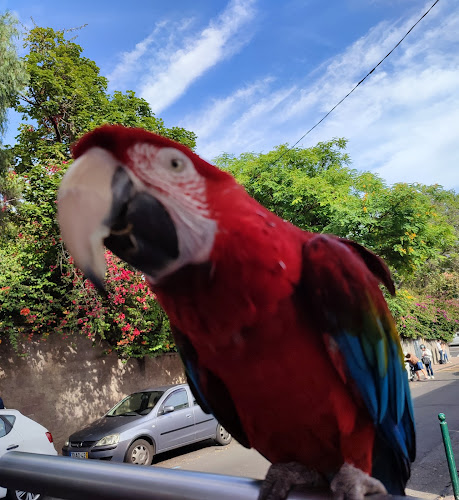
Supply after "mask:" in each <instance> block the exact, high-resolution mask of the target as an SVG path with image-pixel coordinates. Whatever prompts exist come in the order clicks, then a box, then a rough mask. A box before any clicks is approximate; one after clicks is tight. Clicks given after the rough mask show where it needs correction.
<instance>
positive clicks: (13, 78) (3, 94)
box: [0, 12, 27, 237]
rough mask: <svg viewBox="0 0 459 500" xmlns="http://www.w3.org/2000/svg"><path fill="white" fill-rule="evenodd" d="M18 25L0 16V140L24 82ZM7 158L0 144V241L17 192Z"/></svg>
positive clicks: (7, 17) (10, 19) (13, 19)
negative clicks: (19, 53) (10, 109)
mask: <svg viewBox="0 0 459 500" xmlns="http://www.w3.org/2000/svg"><path fill="white" fill-rule="evenodd" d="M16 25H17V21H16V20H15V18H14V17H13V16H12V15H11V14H10V13H9V12H6V13H5V14H2V15H0V138H1V137H2V136H3V134H4V132H5V129H6V113H7V110H8V108H10V107H12V106H13V105H14V103H15V100H16V96H17V93H18V92H19V91H20V90H22V88H24V86H25V84H26V82H27V73H26V71H25V67H24V64H23V61H21V60H20V59H19V57H18V54H17V51H16V45H15V40H16V39H17V38H18V31H17V28H16ZM9 165H10V156H9V154H8V152H7V151H5V150H3V149H2V148H1V140H0V237H1V235H2V234H4V232H5V229H6V225H7V222H8V220H9V219H8V215H9V212H8V211H7V210H6V208H5V207H6V206H7V205H8V204H9V205H10V206H14V205H15V204H16V200H17V199H18V195H19V192H18V190H17V188H16V185H15V184H14V183H12V182H11V179H10V177H9V174H8V170H9Z"/></svg>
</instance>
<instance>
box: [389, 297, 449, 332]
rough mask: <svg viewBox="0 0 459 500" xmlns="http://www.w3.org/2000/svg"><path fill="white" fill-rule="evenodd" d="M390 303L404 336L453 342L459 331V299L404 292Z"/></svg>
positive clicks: (391, 298)
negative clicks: (458, 330)
mask: <svg viewBox="0 0 459 500" xmlns="http://www.w3.org/2000/svg"><path fill="white" fill-rule="evenodd" d="M387 302H388V304H389V308H390V310H391V312H392V314H393V316H394V318H395V321H396V323H397V328H398V331H399V333H400V335H401V336H402V337H405V338H414V339H415V338H424V339H442V340H445V341H449V340H451V339H452V337H453V336H454V333H455V332H456V331H457V329H458V328H459V299H457V298H456V299H454V298H447V297H433V296H431V295H426V296H421V295H420V294H416V295H415V294H414V293H412V292H410V291H409V290H407V289H401V290H398V291H397V295H396V296H395V297H388V298H387Z"/></svg>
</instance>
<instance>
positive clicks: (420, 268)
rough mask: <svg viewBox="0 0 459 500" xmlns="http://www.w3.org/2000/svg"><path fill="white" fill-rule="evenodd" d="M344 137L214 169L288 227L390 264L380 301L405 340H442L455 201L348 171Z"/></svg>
mask: <svg viewBox="0 0 459 500" xmlns="http://www.w3.org/2000/svg"><path fill="white" fill-rule="evenodd" d="M345 147H346V140H345V139H333V140H331V141H328V142H323V143H319V144H318V145H317V146H314V147H312V148H307V149H298V148H294V149H289V148H288V147H287V146H285V145H283V146H280V147H278V148H276V149H275V150H274V151H271V152H269V153H267V154H254V153H244V154H242V155H240V156H239V157H235V156H232V155H227V154H225V155H222V156H220V157H218V158H217V159H216V162H217V164H218V165H219V166H220V167H221V168H223V169H225V170H227V171H229V172H230V173H232V174H233V175H234V176H235V177H236V179H237V180H238V181H239V182H240V183H241V184H243V185H244V186H245V188H246V189H247V191H248V192H249V194H250V195H251V196H253V197H254V198H255V199H257V201H259V202H260V203H261V204H263V205H264V206H266V207H267V208H268V209H270V210H272V211H273V212H275V213H277V214H278V215H279V216H280V217H282V218H284V219H286V220H289V221H291V222H292V223H294V224H295V225H297V226H299V227H301V228H303V229H306V230H309V231H313V232H322V233H332V234H336V235H338V236H342V237H346V238H349V239H352V240H354V241H357V242H358V243H361V244H362V245H364V246H366V247H367V248H370V249H371V250H373V251H374V252H376V253H377V254H378V255H380V256H381V257H383V258H384V259H385V261H386V262H387V263H388V264H389V265H390V267H391V268H392V271H393V276H394V278H395V281H396V283H397V285H398V288H399V293H398V295H397V297H395V298H391V297H388V300H389V305H390V307H391V310H392V312H393V314H394V317H395V318H396V320H397V323H398V326H399V331H400V332H401V333H402V334H403V335H404V336H406V337H413V338H416V337H419V336H423V337H424V338H438V337H440V338H443V339H444V340H448V339H449V338H450V337H451V335H452V333H453V332H454V331H455V329H457V328H458V320H459V303H458V300H459V289H458V287H457V283H458V282H459V273H458V272H457V271H458V270H459V268H458V262H459V259H458V241H459V238H458V235H459V232H458V227H459V215H458V214H459V197H458V195H456V194H455V193H454V192H452V191H445V190H443V189H442V188H441V187H440V186H423V185H419V184H404V183H399V184H396V185H394V186H387V185H386V184H385V183H384V182H383V181H382V179H380V178H379V177H378V176H376V175H374V174H372V173H370V172H358V171H357V170H354V169H351V168H350V167H349V164H350V159H349V157H348V155H347V154H346V153H345Z"/></svg>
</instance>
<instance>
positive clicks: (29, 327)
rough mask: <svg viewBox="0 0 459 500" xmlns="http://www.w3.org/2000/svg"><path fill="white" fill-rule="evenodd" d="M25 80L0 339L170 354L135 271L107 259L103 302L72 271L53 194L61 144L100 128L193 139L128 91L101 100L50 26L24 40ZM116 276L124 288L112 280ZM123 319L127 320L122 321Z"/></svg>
mask: <svg viewBox="0 0 459 500" xmlns="http://www.w3.org/2000/svg"><path fill="white" fill-rule="evenodd" d="M25 40H26V47H27V48H28V49H29V52H28V54H27V55H26V56H25V57H24V64H25V67H26V69H27V72H28V74H29V83H28V86H27V87H26V89H25V90H24V92H22V93H20V94H19V95H18V98H17V101H16V110H17V111H19V112H21V113H22V114H23V116H24V119H26V120H30V121H29V122H28V123H27V122H26V123H23V124H21V125H20V128H19V134H18V136H17V141H18V142H17V144H15V145H14V146H12V147H10V148H7V149H5V151H4V153H5V154H6V155H7V156H8V158H9V168H8V169H7V172H6V177H7V179H8V181H9V182H10V184H11V185H12V186H14V187H15V188H16V189H17V190H18V191H19V192H20V196H19V197H18V201H17V203H16V204H15V206H13V204H12V203H9V202H7V203H6V204H4V205H3V207H4V209H5V210H6V211H9V212H10V215H11V220H12V221H13V222H14V224H11V227H10V228H9V235H8V239H6V238H4V239H3V241H2V242H0V336H6V337H8V338H9V339H10V341H11V342H12V343H13V344H14V345H16V346H18V347H19V345H20V342H19V341H20V340H24V339H27V338H28V337H29V336H30V335H42V336H43V338H46V336H47V335H49V334H50V333H61V334H62V335H67V334H68V332H69V331H80V332H81V333H83V334H85V335H87V336H88V337H89V338H91V339H93V340H94V341H95V340H96V339H99V340H101V339H102V340H104V341H106V342H107V343H108V346H111V347H110V348H111V349H114V350H116V351H118V353H119V355H120V356H122V357H133V356H134V357H135V356H140V357H141V356H144V355H146V354H154V353H156V352H162V351H167V350H170V349H173V347H174V346H173V344H172V342H171V339H170V330H169V324H168V320H167V318H166V317H165V315H164V313H163V312H162V310H161V309H160V307H159V305H158V304H157V302H156V300H155V297H154V296H153V295H152V294H151V292H149V290H147V288H146V287H145V285H144V282H143V278H142V276H141V275H140V274H138V273H134V272H133V271H132V270H131V269H129V268H128V267H127V266H126V265H124V264H122V263H121V262H119V261H115V260H113V257H112V256H110V255H108V256H107V258H108V259H109V261H110V266H109V274H108V284H107V287H108V288H107V290H108V294H107V297H105V298H103V297H100V296H98V295H97V294H96V293H95V291H94V288H93V287H92V285H91V283H90V282H89V281H87V280H85V279H84V277H83V276H82V275H81V273H79V271H77V270H76V269H75V268H74V266H73V263H72V260H71V259H70V258H69V256H68V254H67V253H66V251H65V249H64V248H63V245H62V243H61V241H60V236H59V228H58V225H57V221H56V198H57V188H58V186H59V184H60V181H61V179H62V176H63V174H64V173H65V171H66V169H67V167H68V166H69V164H70V163H71V157H70V146H71V144H72V142H74V141H75V140H76V139H78V138H79V137H80V136H81V135H82V134H84V133H85V132H86V131H88V130H90V129H92V128H93V127H95V126H97V125H101V124H103V123H120V124H123V125H127V126H137V127H143V128H145V129H148V130H151V131H154V132H156V133H160V134H162V135H165V136H168V137H171V138H173V139H175V140H178V141H181V142H183V143H185V144H186V145H188V146H189V147H191V148H193V147H194V146H195V135H194V134H193V133H192V132H190V131H187V130H185V129H181V128H178V127H173V128H166V127H165V126H164V123H163V121H162V120H161V119H159V118H156V117H155V116H154V114H153V112H152V111H151V109H150V107H149V105H148V103H147V102H146V101H145V100H143V99H140V98H138V97H136V95H135V93H134V92H132V91H127V92H126V93H122V92H115V93H114V94H113V95H109V94H107V90H106V88H107V80H106V79H105V78H104V77H103V76H101V75H100V74H99V68H98V67H97V66H96V64H95V63H94V61H91V60H89V59H87V58H85V57H83V55H82V48H81V47H80V46H79V45H77V44H76V43H74V42H73V41H71V40H67V39H66V38H65V34H64V33H63V32H59V31H54V30H52V29H51V28H39V27H36V28H33V29H32V30H30V32H29V33H28V35H27V37H26V39H25ZM121 275H122V276H123V277H124V278H125V279H126V280H127V282H128V285H129V286H124V285H123V286H121V284H120V283H118V280H119V276H121ZM123 315H124V316H125V318H129V320H127V319H126V320H123V319H122V318H123Z"/></svg>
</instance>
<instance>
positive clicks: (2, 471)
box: [0, 451, 331, 500]
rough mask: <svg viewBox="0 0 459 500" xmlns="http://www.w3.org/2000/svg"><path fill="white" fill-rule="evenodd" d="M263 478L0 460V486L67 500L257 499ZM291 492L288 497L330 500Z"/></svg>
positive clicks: (36, 458)
mask: <svg viewBox="0 0 459 500" xmlns="http://www.w3.org/2000/svg"><path fill="white" fill-rule="evenodd" d="M260 484H261V481H257V480H255V479H248V478H243V477H234V476H224V475H219V474H208V473H204V472H192V471H185V470H177V469H165V468H161V467H157V466H153V467H141V466H139V465H131V464H115V463H110V462H100V461H96V460H78V459H75V458H70V457H60V456H49V455H38V454H35V453H24V452H18V451H12V452H9V453H6V454H5V455H3V456H2V457H1V458H0V485H1V486H3V487H6V488H9V489H12V490H24V491H33V492H34V493H41V494H44V495H48V496H52V497H55V498H62V499H65V500H82V499H84V500H127V499H128V498H135V499H136V500H165V499H167V500H185V499H187V500H211V499H212V500H214V499H218V500H234V499H244V500H257V498H258V492H259V489H260ZM328 498H331V495H330V494H329V493H328V492H317V493H316V492H314V493H311V494H303V493H300V492H298V493H297V492H292V493H291V494H290V495H289V500H304V499H313V500H315V499H318V500H319V499H320V500H323V499H328Z"/></svg>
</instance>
